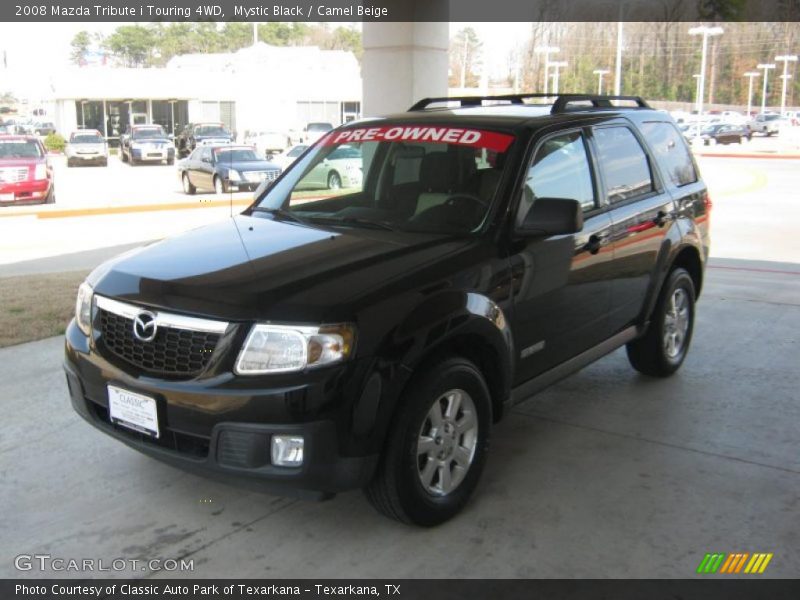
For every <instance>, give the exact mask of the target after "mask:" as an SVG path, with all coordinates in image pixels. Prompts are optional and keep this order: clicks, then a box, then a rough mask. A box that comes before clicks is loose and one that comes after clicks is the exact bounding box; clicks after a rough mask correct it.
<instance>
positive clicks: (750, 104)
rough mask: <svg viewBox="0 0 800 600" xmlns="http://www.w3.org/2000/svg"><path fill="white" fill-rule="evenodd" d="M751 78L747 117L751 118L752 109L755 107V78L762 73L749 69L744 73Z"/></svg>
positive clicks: (748, 91)
mask: <svg viewBox="0 0 800 600" xmlns="http://www.w3.org/2000/svg"><path fill="white" fill-rule="evenodd" d="M744 76H745V77H747V78H748V79H749V80H750V84H749V86H748V89H747V118H748V119H749V118H750V111H751V110H752V108H753V78H754V77H760V76H761V73H759V72H758V71H748V72H747V73H745V74H744Z"/></svg>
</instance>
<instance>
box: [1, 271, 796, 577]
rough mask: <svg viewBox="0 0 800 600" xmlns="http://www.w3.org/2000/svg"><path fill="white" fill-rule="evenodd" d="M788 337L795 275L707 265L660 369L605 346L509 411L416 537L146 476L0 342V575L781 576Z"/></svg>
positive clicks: (37, 358)
mask: <svg viewBox="0 0 800 600" xmlns="http://www.w3.org/2000/svg"><path fill="white" fill-rule="evenodd" d="M755 269H758V270H755ZM764 269H771V270H770V271H767V270H764ZM771 271H786V272H785V273H784V272H779V273H776V272H771ZM798 331H800V268H798V266H797V265H783V264H764V263H748V262H744V261H736V260H729V261H725V262H724V264H720V265H718V266H717V267H715V268H711V269H709V271H708V284H707V289H706V292H705V294H704V297H703V298H702V300H701V303H700V305H699V310H698V322H697V329H696V333H695V340H694V347H693V348H692V351H691V353H690V354H689V357H688V359H687V362H686V364H685V365H684V367H683V369H682V370H681V371H680V372H679V374H678V375H676V376H675V377H673V378H672V379H669V380H664V381H655V380H650V379H647V378H644V377H641V376H639V375H637V374H636V373H635V372H634V371H632V370H631V369H630V368H629V367H628V364H627V361H626V358H625V355H624V352H616V353H614V354H613V355H611V356H609V357H607V358H605V359H603V360H602V361H600V362H598V363H596V364H594V365H592V366H591V367H589V368H587V369H585V370H583V371H582V372H580V373H578V374H576V375H575V376H573V377H572V378H570V379H568V380H566V381H564V382H562V383H561V384H559V385H558V386H556V387H554V388H551V389H550V390H548V391H546V392H543V393H541V394H540V395H538V396H536V397H534V398H532V399H531V400H529V401H527V402H525V403H523V404H521V405H519V406H518V407H517V408H516V409H515V411H514V414H512V415H511V416H510V417H509V418H508V419H507V420H506V421H504V422H503V423H501V424H500V425H499V426H498V427H496V429H495V430H494V432H493V435H494V438H493V443H492V451H491V457H490V460H489V463H488V465H487V469H486V471H485V475H484V479H483V482H482V484H481V486H480V487H479V490H478V493H477V495H476V496H475V498H474V500H473V501H472V502H471V504H470V505H469V506H468V508H467V509H466V510H465V512H464V513H463V514H462V515H461V516H460V517H458V518H456V519H455V520H453V521H452V522H450V523H447V524H445V525H444V526H441V527H439V528H437V529H434V530H423V529H416V528H410V527H405V526H401V525H398V524H395V523H393V522H391V521H388V520H386V519H384V518H382V517H380V516H379V515H378V514H377V513H375V512H374V511H372V509H371V508H370V507H369V505H368V504H367V502H366V501H365V500H364V498H363V497H362V496H361V494H360V493H357V492H354V493H348V494H342V495H340V496H338V497H336V498H335V499H333V500H331V501H329V502H325V503H308V502H303V501H295V500H287V499H281V498H274V497H270V496H265V495H260V494H253V493H246V492H242V491H240V490H238V489H234V488H230V487H226V486H224V485H220V484H216V483H213V482H208V481H206V480H203V479H200V478H197V477H195V476H192V475H187V474H184V473H183V472H181V471H177V470H174V469H172V468H170V467H167V466H164V465H162V464H160V463H158V462H155V461H153V460H151V459H148V458H146V457H144V456H141V455H139V454H137V453H136V452H134V451H132V450H129V449H128V448H127V447H125V446H123V445H122V444H119V443H117V442H115V441H113V440H112V439H110V438H107V437H106V436H104V435H102V434H100V433H99V432H97V431H95V430H94V429H92V428H91V427H90V426H89V425H87V424H85V423H84V422H83V421H82V420H81V419H79V418H78V417H77V416H76V415H74V414H73V413H72V410H71V408H70V406H69V402H68V399H67V391H66V387H65V384H64V380H63V376H62V374H61V371H60V368H59V366H58V365H59V363H60V359H61V352H62V348H61V344H62V342H61V340H60V339H57V338H55V339H49V340H43V341H40V342H33V343H30V344H26V345H23V346H18V347H15V348H7V349H4V350H0V397H2V398H3V402H4V409H5V410H4V414H5V419H4V421H5V422H4V427H3V428H2V429H0V452H1V453H2V456H3V461H2V467H0V473H1V474H2V480H3V486H2V488H0V503H2V506H3V511H2V513H1V514H2V516H0V530H1V531H2V538H3V543H2V549H0V576H2V577H12V576H19V575H22V576H26V575H37V576H41V575H42V574H40V573H33V572H31V573H28V574H25V573H18V572H16V571H15V570H14V568H13V557H14V556H16V555H17V554H21V553H47V554H51V555H53V556H54V557H56V556H58V557H64V558H103V559H105V560H106V561H110V560H112V559H113V558H118V557H120V558H159V557H162V558H176V557H187V558H191V559H194V572H193V573H192V574H193V575H194V576H196V577H221V576H235V577H303V576H306V577H307V576H309V575H313V576H316V577H394V578H398V577H676V578H677V577H687V576H691V575H692V574H693V573H694V571H695V569H696V567H697V565H698V563H699V562H700V560H701V558H702V557H703V555H704V554H705V553H706V552H737V551H744V552H773V553H774V554H775V557H774V558H773V560H772V563H771V564H770V566H769V568H768V570H767V572H766V575H767V576H771V577H780V576H782V577H794V576H796V575H797V573H798V572H800V555H798V552H797V549H798V548H799V547H800V520H798V518H797V516H798V514H800V454H799V453H798V451H797V449H798V447H800V428H798V426H797V423H798V422H800V404H798V402H797V398H798V396H797V390H798V384H800V376H798V373H797V365H798V356H800V352H799V351H798V350H799V349H798V337H797V332H798ZM45 575H47V574H45ZM53 575H55V574H53ZM107 575H115V573H109V574H107ZM116 575H119V576H131V575H133V576H154V574H152V573H146V572H140V573H133V574H132V573H131V572H129V571H124V572H121V573H117V574H116Z"/></svg>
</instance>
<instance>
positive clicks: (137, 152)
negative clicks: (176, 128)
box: [120, 125, 175, 165]
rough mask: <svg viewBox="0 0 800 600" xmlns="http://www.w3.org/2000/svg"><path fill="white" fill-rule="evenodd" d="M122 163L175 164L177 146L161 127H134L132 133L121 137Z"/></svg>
mask: <svg viewBox="0 0 800 600" xmlns="http://www.w3.org/2000/svg"><path fill="white" fill-rule="evenodd" d="M120 158H121V159H122V162H130V164H131V165H136V164H138V163H142V162H166V163H167V164H168V165H171V164H174V162H175V146H173V144H172V140H170V138H169V136H168V135H167V133H166V132H165V131H164V128H163V127H161V125H133V126H132V127H131V128H130V133H129V134H127V135H125V136H122V137H120Z"/></svg>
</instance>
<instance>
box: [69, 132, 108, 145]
mask: <svg viewBox="0 0 800 600" xmlns="http://www.w3.org/2000/svg"><path fill="white" fill-rule="evenodd" d="M104 141H105V140H103V138H102V137H101V136H99V135H91V134H87V135H73V136H72V137H71V138H70V140H69V143H70V144H102V143H103V142H104Z"/></svg>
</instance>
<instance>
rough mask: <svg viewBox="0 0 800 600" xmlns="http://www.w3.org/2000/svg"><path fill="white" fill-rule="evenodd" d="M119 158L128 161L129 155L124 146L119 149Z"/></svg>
mask: <svg viewBox="0 0 800 600" xmlns="http://www.w3.org/2000/svg"><path fill="white" fill-rule="evenodd" d="M119 158H120V160H121V161H122V162H128V155H127V154H125V150H123V149H122V148H120V149H119Z"/></svg>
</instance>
